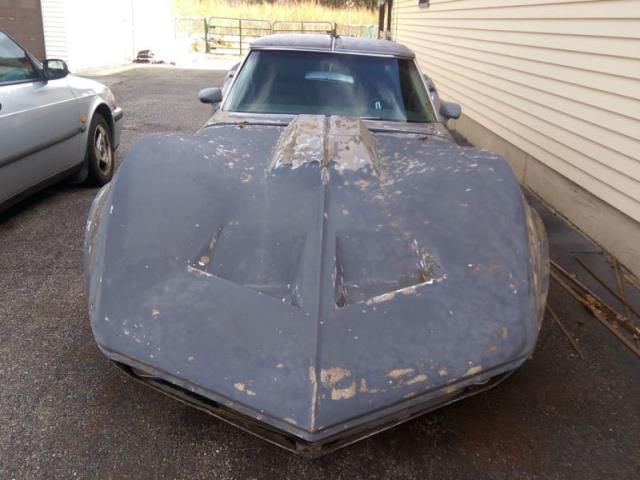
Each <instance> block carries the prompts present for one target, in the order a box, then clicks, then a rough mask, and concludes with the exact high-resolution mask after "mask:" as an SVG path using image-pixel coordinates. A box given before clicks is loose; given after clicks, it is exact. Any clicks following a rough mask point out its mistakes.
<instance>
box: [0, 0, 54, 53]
mask: <svg viewBox="0 0 640 480" xmlns="http://www.w3.org/2000/svg"><path fill="white" fill-rule="evenodd" d="M0 30H2V31H4V32H7V33H8V34H9V35H11V36H12V37H13V38H15V39H16V40H17V41H18V43H20V44H21V45H22V46H23V47H25V48H26V49H27V50H29V51H30V52H31V53H32V54H33V55H35V56H36V57H37V58H38V59H39V60H42V59H44V35H43V31H42V17H41V14H40V0H0Z"/></svg>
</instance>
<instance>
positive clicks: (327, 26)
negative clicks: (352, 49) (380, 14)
mask: <svg viewBox="0 0 640 480" xmlns="http://www.w3.org/2000/svg"><path fill="white" fill-rule="evenodd" d="M332 31H333V32H336V33H337V34H338V35H342V36H352V37H365V38H374V37H375V36H376V35H377V30H376V27H375V25H340V24H336V23H332V22H316V21H308V22H306V21H275V22H270V21H268V20H256V19H249V18H227V17H177V18H176V38H177V39H179V40H181V41H182V42H183V43H185V42H186V43H188V44H189V48H191V49H193V50H200V49H202V50H204V51H205V52H206V53H216V54H220V55H242V54H244V53H246V51H247V48H248V47H249V44H250V43H251V42H252V41H253V40H255V39H257V38H260V37H263V36H265V35H270V34H272V33H327V32H332Z"/></svg>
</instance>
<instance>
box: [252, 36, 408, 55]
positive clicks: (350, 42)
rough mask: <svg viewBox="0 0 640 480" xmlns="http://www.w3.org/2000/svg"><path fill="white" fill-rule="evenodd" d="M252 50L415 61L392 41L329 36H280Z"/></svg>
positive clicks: (260, 42) (255, 44) (255, 43)
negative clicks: (333, 53) (385, 57)
mask: <svg viewBox="0 0 640 480" xmlns="http://www.w3.org/2000/svg"><path fill="white" fill-rule="evenodd" d="M251 49H252V50H306V51H313V52H336V53H352V54H361V55H381V56H392V57H400V58H414V57H415V55H414V53H413V52H412V51H411V50H409V49H408V48H407V47H405V46H404V45H401V44H399V43H396V42H392V41H391V40H377V39H370V38H356V37H340V36H333V35H328V34H326V35H325V34H307V33H305V34H294V33H276V34H273V35H267V36H266V37H261V38H258V39H257V40H255V41H253V42H251Z"/></svg>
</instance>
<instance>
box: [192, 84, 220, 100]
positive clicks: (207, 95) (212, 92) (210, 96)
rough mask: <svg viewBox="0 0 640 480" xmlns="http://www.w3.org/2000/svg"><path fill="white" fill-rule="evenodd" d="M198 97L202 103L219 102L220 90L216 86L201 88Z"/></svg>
mask: <svg viewBox="0 0 640 480" xmlns="http://www.w3.org/2000/svg"><path fill="white" fill-rule="evenodd" d="M198 98H200V101H201V102H202V103H212V104H216V103H220V102H221V101H222V90H220V89H219V88H218V87H213V88H203V89H202V90H200V93H199V94H198Z"/></svg>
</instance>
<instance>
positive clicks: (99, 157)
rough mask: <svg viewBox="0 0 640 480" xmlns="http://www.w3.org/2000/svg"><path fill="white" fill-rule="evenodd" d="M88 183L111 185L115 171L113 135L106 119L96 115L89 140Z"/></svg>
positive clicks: (92, 120) (98, 185) (92, 121)
mask: <svg viewBox="0 0 640 480" xmlns="http://www.w3.org/2000/svg"><path fill="white" fill-rule="evenodd" d="M87 167H88V170H89V171H88V176H87V183H88V184H90V185H94V186H97V187H101V186H102V185H104V184H106V183H109V181H111V178H112V177H113V171H114V170H115V152H114V149H113V135H112V134H111V128H110V127H109V124H108V123H107V121H106V120H105V118H104V117H103V116H102V115H100V114H99V113H96V114H95V115H94V116H93V118H92V119H91V125H90V127H89V136H88V138H87Z"/></svg>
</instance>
